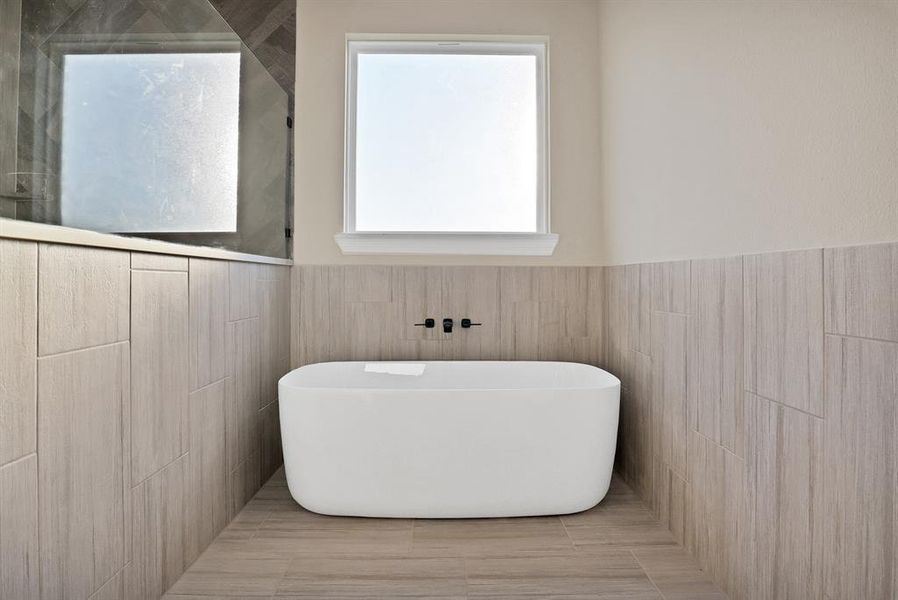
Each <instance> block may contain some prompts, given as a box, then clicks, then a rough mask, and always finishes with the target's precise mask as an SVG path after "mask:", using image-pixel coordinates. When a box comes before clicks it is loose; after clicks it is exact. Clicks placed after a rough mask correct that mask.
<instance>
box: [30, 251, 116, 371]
mask: <svg viewBox="0 0 898 600" xmlns="http://www.w3.org/2000/svg"><path fill="white" fill-rule="evenodd" d="M129 264H130V258H129V254H128V253H127V252H119V251H117V250H105V249H101V248H85V247H81V246H63V245H56V244H41V245H40V250H39V263H38V349H39V352H40V354H41V355H48V354H56V353H58V352H65V351H67V350H77V349H79V348H89V347H91V346H98V345H101V344H109V343H112V342H120V341H123V340H127V339H128V329H129V324H128V302H129V289H128V285H129V284H128V282H129Z"/></svg>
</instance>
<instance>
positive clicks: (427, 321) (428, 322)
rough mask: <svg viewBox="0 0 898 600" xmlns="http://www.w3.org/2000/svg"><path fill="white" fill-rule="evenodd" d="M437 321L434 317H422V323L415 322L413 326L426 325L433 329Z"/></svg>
mask: <svg viewBox="0 0 898 600" xmlns="http://www.w3.org/2000/svg"><path fill="white" fill-rule="evenodd" d="M436 325H437V322H436V320H435V319H431V318H430V317H428V318H426V319H424V322H423V323H415V327H426V328H427V329H433V328H434V327H436Z"/></svg>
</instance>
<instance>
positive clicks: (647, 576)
mask: <svg viewBox="0 0 898 600" xmlns="http://www.w3.org/2000/svg"><path fill="white" fill-rule="evenodd" d="M684 551H685V548H684ZM627 552H629V553H630V556H632V557H633V560H635V561H636V565H637V566H638V567H639V570H640V571H642V574H643V575H645V577H646V579H648V580H649V583H651V584H652V587H653V588H655V590H656V591H657V592H658V595H659V596H661V598H662V600H666V598H667V596H665V595H664V592H662V591H661V588H659V587H658V584H657V583H655V580H654V579H652V576H651V575H649V572H648V571H647V570H646V568H645V566H643V564H642V563H641V562H640V561H639V557H638V556H636V551H635V550H633V549H632V548H630V549H629V550H627Z"/></svg>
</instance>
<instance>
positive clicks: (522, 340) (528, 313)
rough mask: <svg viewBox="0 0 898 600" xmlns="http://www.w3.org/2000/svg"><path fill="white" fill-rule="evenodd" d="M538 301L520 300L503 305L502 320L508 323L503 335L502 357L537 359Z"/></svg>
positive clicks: (538, 345)
mask: <svg viewBox="0 0 898 600" xmlns="http://www.w3.org/2000/svg"><path fill="white" fill-rule="evenodd" d="M540 306H541V304H540V303H539V302H535V301H522V302H515V303H513V304H511V305H506V306H503V310H502V320H503V323H508V331H504V332H503V333H502V335H503V346H504V348H503V358H508V359H509V360H539V357H540V341H541V338H540V326H539V325H540Z"/></svg>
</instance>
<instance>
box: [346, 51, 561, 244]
mask: <svg viewBox="0 0 898 600" xmlns="http://www.w3.org/2000/svg"><path fill="white" fill-rule="evenodd" d="M362 53H365V54H375V53H384V54H479V55H522V56H534V57H535V58H536V86H537V89H536V112H537V115H536V118H537V174H536V175H537V177H536V207H535V209H536V231H534V232H513V233H512V232H472V231H445V232H442V231H441V232H435V231H358V230H357V229H356V180H355V179H356V116H357V110H356V108H357V101H356V100H357V94H358V81H357V71H358V56H359V54H362ZM548 58H549V39H548V37H547V36H536V35H528V36H483V35H401V34H347V35H346V82H345V115H344V118H345V120H344V168H343V177H344V181H343V232H342V233H339V234H337V235H336V236H335V240H336V242H337V244H338V245H339V246H340V248H341V250H342V251H343V253H344V254H485V255H508V254H510V255H536V256H549V255H551V254H552V253H553V252H554V249H555V245H556V244H557V242H558V236H557V234H553V233H551V220H550V194H549V190H550V186H549V173H550V170H549V167H550V161H549V72H548V70H549V68H548V65H549V61H548Z"/></svg>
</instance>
